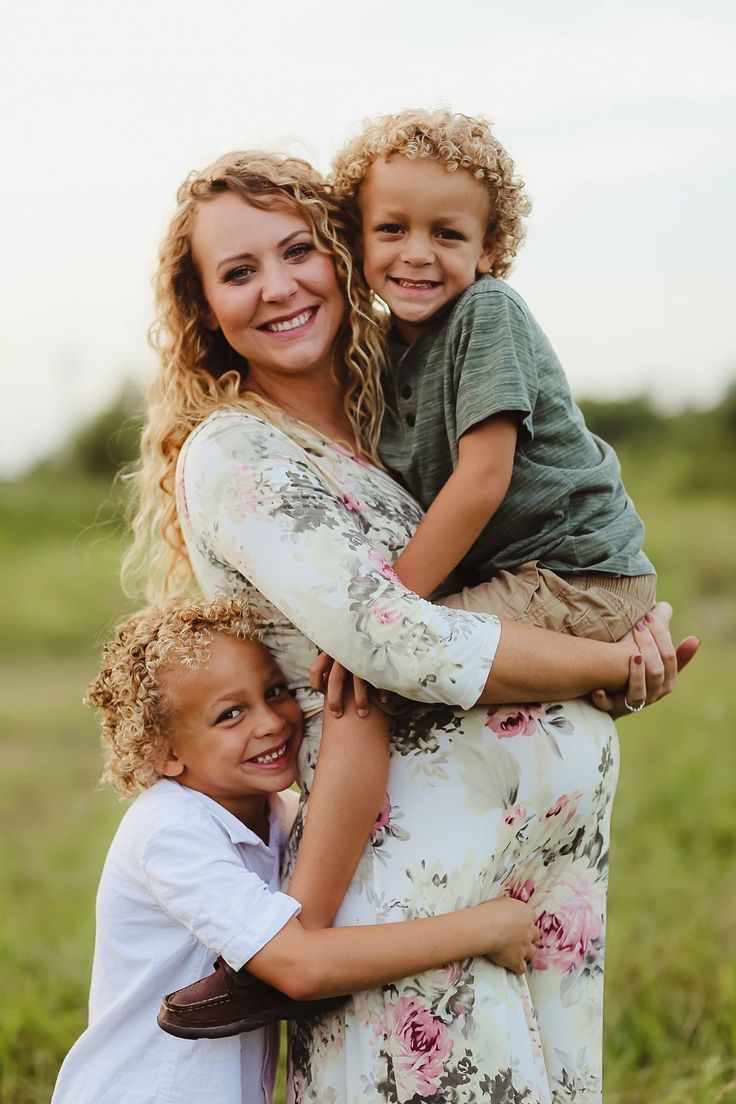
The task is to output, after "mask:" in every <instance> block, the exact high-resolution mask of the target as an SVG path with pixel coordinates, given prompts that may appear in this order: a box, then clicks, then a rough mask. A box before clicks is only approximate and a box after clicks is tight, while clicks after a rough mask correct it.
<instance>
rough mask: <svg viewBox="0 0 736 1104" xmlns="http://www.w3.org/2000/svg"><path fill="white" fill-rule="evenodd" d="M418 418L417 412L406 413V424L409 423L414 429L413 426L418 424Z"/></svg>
mask: <svg viewBox="0 0 736 1104" xmlns="http://www.w3.org/2000/svg"><path fill="white" fill-rule="evenodd" d="M416 420H417V419H416V415H415V414H407V415H406V424H407V425H408V426H411V427H412V429H413V428H414V426H415V425H416Z"/></svg>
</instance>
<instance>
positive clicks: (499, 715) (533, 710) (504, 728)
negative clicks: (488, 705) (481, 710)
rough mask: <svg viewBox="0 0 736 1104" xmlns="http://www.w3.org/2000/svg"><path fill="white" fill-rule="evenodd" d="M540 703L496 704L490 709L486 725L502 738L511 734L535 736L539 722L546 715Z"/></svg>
mask: <svg viewBox="0 0 736 1104" xmlns="http://www.w3.org/2000/svg"><path fill="white" fill-rule="evenodd" d="M544 715H545V713H544V709H543V708H542V707H541V706H540V705H516V706H507V705H496V706H494V707H493V708H492V709H489V710H488V714H487V716H486V727H487V728H490V730H491V732H495V734H496V735H497V736H500V737H501V738H505V737H509V736H533V735H534V733H535V732H536V730H537V722H538V721H539V720H540V719H542V718H543V717H544Z"/></svg>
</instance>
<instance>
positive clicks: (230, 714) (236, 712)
mask: <svg viewBox="0 0 736 1104" xmlns="http://www.w3.org/2000/svg"><path fill="white" fill-rule="evenodd" d="M242 712H243V707H242V706H240V705H231V706H230V708H229V709H223V711H222V713H221V714H220V715H219V717H218V718H217V720H216V721H215V724H222V722H223V721H234V720H235V719H236V718H237V717H239V716H240V715H241V713H242Z"/></svg>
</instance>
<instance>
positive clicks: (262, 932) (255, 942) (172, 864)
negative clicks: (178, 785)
mask: <svg viewBox="0 0 736 1104" xmlns="http://www.w3.org/2000/svg"><path fill="white" fill-rule="evenodd" d="M217 833H218V829H217V828H216V827H214V826H213V825H211V824H208V823H207V821H206V820H204V818H201V819H200V818H194V820H193V822H192V823H191V824H190V825H186V826H183V825H182V826H181V827H176V828H165V829H162V830H160V831H157V832H156V833H154V834H153V835H152V836H150V837H149V838H148V839H147V840H146V842H145V845H144V847H143V849H142V854H141V867H142V871H143V876H144V878H145V882H146V885H147V886H148V888H149V890H150V892H151V894H152V895H153V897H154V899H155V900H156V902H157V903H158V904H159V905H160V906H161V908H162V909H164V910H165V911H166V912H167V913H168V914H169V915H170V916H172V917H173V918H174V919H175V920H177V921H178V922H179V923H180V924H182V925H183V926H184V927H185V928H187V930H188V931H190V932H191V934H192V935H193V936H194V937H195V938H196V939H198V940H199V941H200V942H201V943H204V944H205V946H207V947H209V948H210V949H211V950H212V951H213V953H214V954H215V955H222V956H223V958H224V959H225V960H226V962H227V963H228V964H229V965H230V966H232V967H233V969H235V970H239V969H240V968H241V967H242V966H243V965H244V964H245V963H246V962H247V961H248V960H249V959H250V958H252V957H253V955H254V954H257V953H258V951H260V950H261V949H262V948H263V947H264V946H265V945H266V944H267V943H268V942H269V941H270V940H271V939H273V937H274V936H275V935H277V934H278V932H280V931H281V929H282V928H283V926H284V925H285V924H286V923H287V922H288V921H289V920H290V919H291V918H292V916H296V914H297V913H298V912H299V911H300V909H301V905H300V904H299V902H298V901H296V900H294V898H293V897H289V896H288V894H286V893H279V892H274V891H273V890H271V889H269V887H268V886H267V885H266V883H265V882H264V881H263V880H262V879H261V878H259V876H258V875H257V874H255V873H253V871H251V870H248V869H247V868H246V867H245V866H244V865H243V862H242V860H241V858H240V856H239V854H238V852H237V850H236V849H235V846H234V845H233V844H230V843H229V842H227V843H225V842H224V839H223V837H222V836H219V837H218V834H217ZM223 845H224V847H223ZM227 848H229V849H230V853H228V851H227Z"/></svg>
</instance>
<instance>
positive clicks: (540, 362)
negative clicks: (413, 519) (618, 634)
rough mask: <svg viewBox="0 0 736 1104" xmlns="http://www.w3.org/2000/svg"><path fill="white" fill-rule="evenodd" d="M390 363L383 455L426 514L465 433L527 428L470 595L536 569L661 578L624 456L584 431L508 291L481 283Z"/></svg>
mask: <svg viewBox="0 0 736 1104" xmlns="http://www.w3.org/2000/svg"><path fill="white" fill-rule="evenodd" d="M392 361H393V381H392V384H390V385H389V387H388V388H387V392H388V393H387V401H388V404H389V407H390V410H389V411H388V412H387V414H386V416H385V418H384V422H383V427H382V430H381V443H380V454H381V457H382V459H383V460H384V462H385V463H386V464H387V466H388V467H389V468H391V469H393V471H394V472H395V473H397V474H398V476H399V478H400V479H401V480H402V482H403V483H404V484H405V485H406V486H407V487H408V489H409V490H410V491H411V492H412V494H413V495H414V496H415V498H417V499H418V500H419V502H420V503H421V504H422V506H424V507H425V509H426V508H428V507H429V506H430V504H431V503H432V501H433V499H434V498H435V496H436V495H437V493H438V492H439V491H440V490H441V488H442V487H443V486H444V484H445V483H446V482H447V479H448V478H449V476H450V475H451V474H452V472H453V470H454V469H455V467H456V465H457V459H458V441H459V439H460V437H461V436H462V435H463V433H466V432H467V431H468V430H469V429H471V428H472V427H473V426H475V425H478V424H479V423H480V422H482V421H484V420H485V419H486V418H489V417H490V416H491V415H493V414H500V413H510V414H513V415H516V417H517V419H518V425H519V435H518V439H517V445H516V454H515V457H514V467H513V473H512V476H511V484H510V486H509V489H508V491H507V492H506V496H505V498H504V500H503V502H502V503H501V505H500V506H499V508H498V510H497V511H496V513H495V514H494V515H493V517H492V518H491V520H490V521H489V523H488V525H487V526H486V527H485V529H484V530H483V532H482V533H481V534H480V536H479V537H478V540H477V541H476V542H475V544H474V545H473V547H472V548H471V550H470V551H469V552H468V554H467V555H466V556H465V558H464V559H463V561H462V563H461V564H460V565H459V566H460V570H461V574H462V577H463V582H464V584H465V585H471V586H472V585H475V584H476V583H479V582H483V581H484V580H486V579H488V578H489V577H490V576H491V575H493V574H494V573H495V572H497V571H499V570H501V569H503V568H511V567H517V566H518V565H520V564H522V563H526V562H528V561H529V560H539V561H540V563H541V564H542V565H543V566H545V567H548V568H551V570H553V571H561V572H565V573H569V572H573V573H574V572H581V573H586V572H591V571H593V572H604V573H609V574H613V575H648V574H652V573H653V572H654V568H653V567H652V564H651V563H650V561H649V560H648V559H647V557H646V556H645V555H644V552H643V551H642V542H643V539H644V526H643V525H642V522H641V519H640V518H639V516H638V514H637V513H636V510H635V509H634V506H633V503H632V502H631V499H630V498H629V496H628V495H627V494H626V490H625V488H624V486H623V483H622V482H621V468H620V466H619V463H618V459H617V457H616V454H615V452H614V451H613V449H612V448H611V446H610V445H608V444H606V442H605V441H602V440H601V439H600V437H596V436H594V435H593V434H592V433H590V432H589V430H588V429H587V428H586V426H585V422H584V421H583V416H582V414H581V412H580V410H579V409H578V408H577V406H576V405H575V403H574V402H573V400H572V396H571V394H570V388H569V386H568V383H567V379H566V377H565V374H564V372H563V370H562V367H561V365H560V362H559V361H558V359H557V357H556V355H555V353H554V350H553V349H552V346H551V345H550V343H549V341H548V340H547V338H546V337H545V335H544V333H543V332H542V330H541V329H540V327H539V325H538V324H537V322H536V321H535V320H534V318H533V317H532V315H531V313H530V311H529V309H528V307H527V306H526V304H525V303H524V300H523V299H522V298H521V296H520V295H517V294H516V292H515V291H513V290H512V289H511V288H510V287H509V286H508V285H507V284H505V283H504V282H503V281H501V280H496V279H494V278H493V277H492V276H484V277H482V278H481V279H480V280H478V281H476V283H474V284H472V285H471V286H470V287H469V288H468V289H467V290H466V291H465V292H463V294H462V295H461V296H460V298H459V299H458V300H457V301H456V303H455V304H454V306H453V307H452V308H451V309H450V310H449V311H448V312H447V313H446V314H445V315H444V316H443V317H442V319H441V320H439V321H438V322H437V325H436V326H434V327H433V328H432V330H431V331H429V332H427V333H426V334H423V335H422V336H421V337H419V338H418V339H417V340H416V341H415V342H414V343H413V344H412V345H410V346H409V347H408V348H407V347H406V346H401V345H395V346H392ZM391 392H393V395H392V394H391Z"/></svg>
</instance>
